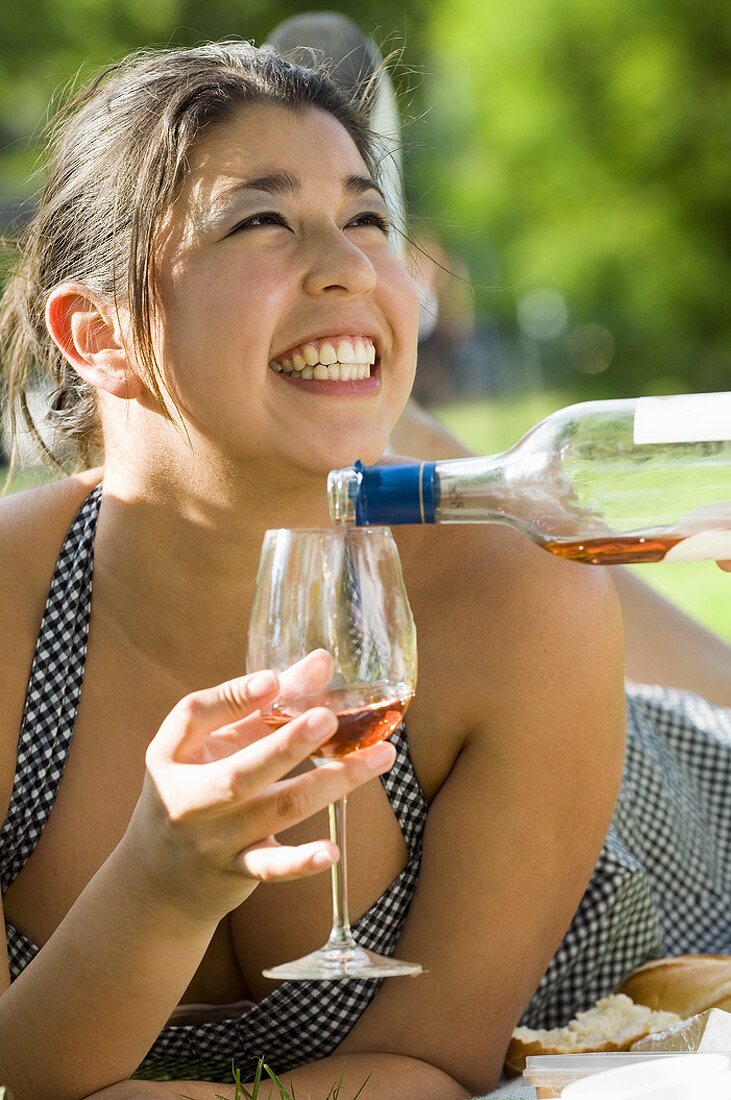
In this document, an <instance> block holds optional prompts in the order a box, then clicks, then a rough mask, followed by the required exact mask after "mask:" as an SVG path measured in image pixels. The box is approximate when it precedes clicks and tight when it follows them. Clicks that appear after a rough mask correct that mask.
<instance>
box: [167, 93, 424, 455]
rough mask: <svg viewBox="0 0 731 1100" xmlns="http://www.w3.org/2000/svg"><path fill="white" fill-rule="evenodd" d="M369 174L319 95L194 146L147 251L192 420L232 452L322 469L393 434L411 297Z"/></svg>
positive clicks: (409, 369)
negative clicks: (315, 104)
mask: <svg viewBox="0 0 731 1100" xmlns="http://www.w3.org/2000/svg"><path fill="white" fill-rule="evenodd" d="M371 183H372V181H370V177H369V174H368V171H367V169H366V166H365V164H364V162H363V160H362V158H361V156H360V154H359V153H358V150H357V148H356V146H355V144H354V143H353V141H352V139H351V137H350V136H349V135H348V133H347V131H346V130H345V129H344V128H343V127H342V126H341V125H340V123H339V122H337V121H336V120H335V119H334V118H332V117H331V116H330V115H329V114H327V113H325V112H323V111H321V110H318V109H315V108H308V109H306V110H305V111H303V112H301V113H295V112H293V111H290V110H288V109H285V108H281V107H274V106H256V107H250V108H246V109H244V110H242V111H241V112H240V113H239V114H238V115H237V116H236V117H235V118H234V119H233V120H231V121H229V122H227V123H225V124H222V125H220V126H218V127H216V128H215V129H214V130H213V131H212V132H211V133H210V134H209V135H208V136H207V137H205V138H204V140H202V141H201V142H200V143H199V144H198V145H197V146H196V147H195V149H194V150H193V151H192V153H191V156H190V173H189V176H188V178H187V181H186V184H185V187H184V189H183V191H182V193H181V195H180V198H179V200H178V201H177V202H176V204H175V206H174V209H173V211H172V213H171V215H170V218H169V221H168V225H167V226H166V229H165V232H164V237H163V240H162V242H161V247H160V251H159V253H158V256H157V259H156V264H157V269H156V270H157V276H156V285H157V292H158V296H159V302H160V323H159V326H158V334H157V342H158V346H157V348H156V350H157V353H158V356H159V361H160V362H161V364H162V366H163V370H164V373H165V377H166V382H167V385H168V386H169V388H170V390H171V393H172V394H173V396H174V399H175V402H176V404H177V406H178V408H179V410H180V412H181V413H182V415H183V417H184V418H185V420H186V422H187V424H188V425H189V427H190V428H191V429H193V431H194V433H195V434H197V435H200V436H203V437H204V438H206V439H208V440H210V441H212V442H214V444H215V445H216V447H217V448H220V449H221V451H222V452H223V454H224V455H226V456H227V457H230V458H231V460H232V461H234V462H238V461H239V460H246V459H250V458H251V457H252V456H259V457H263V458H271V459H274V460H275V461H278V460H282V461H284V462H285V463H286V464H287V466H291V465H293V466H295V467H299V468H305V469H308V470H318V471H322V470H326V469H329V468H330V467H332V466H338V465H343V464H346V463H349V462H351V461H353V460H354V459H355V458H362V459H364V460H365V461H374V460H375V459H376V458H377V457H378V455H380V453H381V451H382V450H383V448H384V446H385V444H386V441H387V439H388V435H389V433H390V431H391V428H392V427H393V425H394V424H395V422H396V420H397V419H398V416H399V414H400V412H401V410H402V408H403V406H404V404H405V402H406V400H407V397H408V394H409V392H410V390H411V385H412V381H413V374H414V369H415V365H416V333H417V326H418V303H417V298H416V293H415V289H414V285H413V282H412V280H411V278H410V276H409V275H408V274H407V272H406V270H405V269H404V267H403V265H402V264H401V263H400V261H399V260H398V259H397V258H396V257H395V256H394V254H393V253H392V252H391V250H390V249H389V246H388V237H387V234H386V232H385V231H384V226H383V222H384V219H386V217H387V211H386V207H385V204H384V202H383V199H382V198H381V196H380V194H379V193H378V191H377V189H376V188H375V187H374V186H371ZM333 360H336V361H335V362H333ZM374 360H375V361H374Z"/></svg>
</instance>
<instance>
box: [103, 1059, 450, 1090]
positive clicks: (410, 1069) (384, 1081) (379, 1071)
mask: <svg viewBox="0 0 731 1100" xmlns="http://www.w3.org/2000/svg"><path fill="white" fill-rule="evenodd" d="M341 1073H342V1075H343V1093H342V1095H343V1098H344V1100H350V1098H351V1097H353V1096H355V1094H356V1092H357V1091H358V1089H359V1088H360V1086H361V1085H362V1084H363V1083H364V1082H365V1081H366V1079H367V1080H368V1083H367V1085H366V1086H365V1088H364V1089H363V1092H362V1093H361V1096H362V1098H363V1100H467V1098H468V1097H469V1093H468V1092H466V1091H465V1089H464V1088H462V1086H461V1085H459V1084H457V1082H456V1081H453V1080H452V1079H451V1078H450V1077H448V1076H447V1074H446V1073H443V1072H442V1071H441V1070H439V1069H436V1068H435V1067H434V1066H430V1065H427V1064H426V1063H425V1062H420V1061H418V1060H417V1059H415V1058H403V1057H400V1056H399V1055H396V1054H351V1055H349V1056H348V1057H347V1058H344V1057H342V1056H341V1057H338V1056H337V1055H336V1056H334V1057H332V1058H323V1059H322V1061H320V1062H313V1063H311V1064H310V1065H307V1066H301V1067H300V1068H299V1069H297V1070H295V1071H294V1072H293V1073H287V1074H283V1075H282V1077H281V1080H282V1083H283V1084H284V1085H285V1086H286V1087H287V1088H288V1089H289V1090H290V1092H291V1091H292V1089H294V1095H296V1096H297V1097H298V1098H299V1097H301V1098H303V1100H308V1098H310V1097H311V1098H312V1100H325V1098H326V1097H327V1096H329V1095H330V1094H331V1092H332V1089H333V1086H334V1085H336V1084H337V1083H338V1081H339V1080H340V1075H341ZM264 1082H266V1083H264V1084H263V1086H262V1088H261V1091H260V1093H259V1097H260V1100H280V1094H279V1091H278V1089H277V1088H276V1087H275V1086H274V1084H272V1083H271V1082H270V1081H269V1079H268V1078H267V1077H265V1078H264ZM248 1088H249V1089H251V1082H249V1085H248ZM183 1096H185V1097H190V1100H217V1098H218V1097H223V1098H224V1100H236V1090H235V1087H234V1086H233V1085H221V1084H216V1083H215V1082H213V1081H167V1082H165V1083H153V1082H147V1081H123V1082H121V1083H120V1084H118V1085H112V1087H111V1088H108V1089H103V1090H102V1091H101V1092H98V1093H94V1095H93V1097H87V1100H180V1098H181V1097H183Z"/></svg>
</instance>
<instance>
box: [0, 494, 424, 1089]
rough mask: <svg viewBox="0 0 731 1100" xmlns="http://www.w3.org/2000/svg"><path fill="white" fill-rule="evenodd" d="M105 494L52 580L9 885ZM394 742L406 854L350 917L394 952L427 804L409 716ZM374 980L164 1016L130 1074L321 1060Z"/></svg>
mask: <svg viewBox="0 0 731 1100" xmlns="http://www.w3.org/2000/svg"><path fill="white" fill-rule="evenodd" d="M101 499H102V488H101V486H98V487H97V488H96V489H95V490H94V491H93V492H92V493H91V494H90V496H89V497H88V498H87V499H86V501H85V502H84V504H83V505H82V507H81V509H80V511H79V512H78V514H77V516H76V518H75V519H74V522H73V524H72V525H71V527H70V529H69V532H68V534H67V536H66V539H65V541H64V544H63V546H62V548H61V552H60V555H59V558H58V561H57V563H56V569H55V572H54V575H53V580H52V582H51V588H50V592H49V595H48V600H47V603H46V608H45V613H44V616H43V622H42V625H41V631H40V635H39V637H38V643H37V646H36V651H35V658H34V661H33V666H32V669H31V674H30V682H29V685H28V692H27V696H26V703H25V711H24V714H23V720H22V725H21V730H20V740H19V744H18V757H17V767H16V773H15V780H14V785H13V791H12V797H11V801H10V807H9V810H8V815H7V818H6V820H5V823H4V825H3V826H2V829H0V882H1V884H2V892H3V894H4V893H5V892H6V891H7V890H8V888H9V887H10V884H11V883H12V882H13V880H14V879H15V878H16V877H17V875H18V874H19V873H20V871H21V870H22V868H23V866H24V865H25V863H26V862H27V860H28V859H29V858H30V855H31V853H32V852H33V850H34V848H35V846H36V844H37V843H38V840H39V838H40V836H41V833H42V831H43V828H44V826H45V824H46V821H47V820H48V817H49V814H50V812H51V809H52V807H53V803H54V799H55V797H56V794H57V791H58V788H59V784H60V782H61V777H62V776H63V771H64V766H65V764H66V759H67V756H68V751H69V747H70V743H71V738H72V736H73V731H74V723H75V720H76V712H77V708H78V704H79V697H80V694H81V686H82V682H83V678H84V662H85V657H86V646H87V638H88V632H89V615H90V609H91V590H92V565H93V549H94V532H95V530H96V522H97V517H98V515H99V507H100V504H101ZM391 740H392V741H393V743H394V745H395V747H396V752H397V755H396V762H395V764H394V766H393V768H392V769H391V771H390V772H389V773H388V774H387V775H382V776H381V782H382V783H383V786H384V788H385V790H386V794H387V795H388V798H389V801H390V803H391V806H392V807H393V811H394V814H395V816H396V819H397V820H398V823H399V825H400V827H401V830H402V832H403V835H404V839H405V841H406V847H407V853H408V854H407V863H406V865H405V867H404V868H403V870H402V871H401V872H400V874H399V875H398V876H397V877H396V878H395V879H394V881H393V882H392V883H391V885H390V886H389V887H388V889H387V890H386V891H385V893H384V894H382V895H381V897H380V898H378V900H377V901H376V902H375V903H374V904H373V905H372V906H371V908H370V909H369V910H368V912H367V913H364V915H363V916H362V917H361V918H360V920H358V921H357V922H356V923H355V924H354V926H353V930H354V932H355V935H356V937H357V939H358V942H359V943H360V944H362V945H363V947H366V948H369V949H370V950H372V951H378V952H380V953H382V954H385V955H392V954H393V952H394V951H395V948H396V944H397V943H398V940H399V938H400V936H401V933H402V931H403V928H404V924H405V922H406V915H407V913H408V909H409V905H410V903H411V898H412V896H413V893H414V890H415V888H416V883H417V880H418V877H419V865H420V862H421V848H422V835H423V832H424V825H425V823H426V812H427V805H426V800H425V798H424V794H423V792H422V789H421V787H420V785H419V782H418V780H417V778H416V772H415V771H414V766H413V763H412V761H411V756H410V754H409V746H408V741H407V739H406V731H405V728H404V726H403V725H402V726H401V727H400V728H399V729H398V730H397V731H396V733H394V735H393V737H392V738H391ZM6 933H7V943H8V956H9V962H10V976H11V979H12V980H13V981H14V980H15V979H16V978H17V977H18V975H19V974H20V973H21V972H22V970H23V969H24V967H26V966H27V965H28V963H29V962H31V960H32V959H33V958H34V956H35V955H36V954H37V952H38V950H39V949H38V947H37V946H36V945H35V944H34V943H32V942H31V941H30V940H29V939H28V938H27V937H26V936H24V935H23V934H22V933H21V932H19V931H18V929H16V928H14V927H13V926H12V925H11V924H7V925H6ZM379 986H380V982H378V981H371V980H359V981H344V982H299V981H298V982H283V983H282V984H281V985H280V986H279V987H278V988H276V989H275V990H274V991H273V992H272V993H270V994H269V995H268V996H266V997H265V998H264V999H263V1000H261V1001H259V1002H258V1003H256V1004H252V1003H251V1002H242V1003H241V1004H239V1005H237V1006H231V1017H230V1018H224V1019H221V1018H218V1019H213V1020H207V1021H206V1022H205V1023H185V1024H183V1023H178V1024H176V1023H172V1024H171V1023H169V1024H168V1025H167V1026H166V1027H165V1028H164V1029H163V1031H162V1032H161V1033H160V1035H159V1036H158V1038H157V1040H156V1042H155V1043H154V1045H153V1047H152V1049H151V1050H150V1051H149V1053H148V1054H147V1056H146V1058H145V1059H144V1061H143V1063H142V1065H141V1066H140V1067H139V1069H138V1071H137V1073H136V1074H135V1076H136V1077H142V1078H150V1077H151V1078H160V1077H171V1078H176V1077H177V1078H191V1079H198V1080H212V1081H227V1080H230V1079H231V1068H232V1063H233V1064H235V1065H236V1066H237V1067H238V1068H239V1069H240V1070H241V1075H242V1080H247V1079H248V1078H250V1077H251V1075H252V1074H253V1071H254V1069H255V1068H256V1064H257V1061H258V1059H259V1057H263V1058H265V1059H266V1061H267V1062H268V1064H269V1065H271V1066H272V1067H273V1068H274V1069H276V1070H277V1072H285V1071H286V1070H287V1069H289V1068H293V1067H295V1066H297V1065H301V1064H302V1063H303V1062H311V1061H314V1060H316V1059H319V1058H324V1057H325V1056H326V1055H328V1054H331V1053H332V1051H333V1050H334V1049H335V1047H336V1046H337V1045H338V1044H339V1043H340V1042H341V1041H342V1040H343V1039H344V1038H345V1036H346V1035H347V1034H348V1032H349V1031H350V1029H351V1028H352V1027H353V1025H354V1024H355V1022H356V1021H357V1020H358V1018H359V1016H361V1014H362V1013H363V1012H364V1011H365V1009H366V1008H367V1007H368V1005H369V1004H370V1002H371V1001H372V1000H373V998H374V996H375V995H376V993H377V991H378V989H379ZM222 1012H223V1014H225V1007H224V1008H223V1009H222ZM218 1015H219V1017H220V1015H221V1013H219V1014H218ZM173 1019H174V1017H173Z"/></svg>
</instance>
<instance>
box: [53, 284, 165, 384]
mask: <svg viewBox="0 0 731 1100" xmlns="http://www.w3.org/2000/svg"><path fill="white" fill-rule="evenodd" d="M46 328H47V329H48V332H49V334H50V336H51V339H52V340H53V342H54V343H55V344H56V346H57V347H58V348H59V350H60V351H61V353H62V355H63V356H64V357H65V358H66V359H67V360H68V362H69V363H70V364H71V366H72V367H73V368H74V370H75V371H76V372H77V374H79V375H81V377H82V378H83V379H84V381H86V382H88V383H89V385H90V386H93V387H94V388H95V389H98V390H106V392H107V393H111V394H113V395H114V396H115V397H120V398H122V399H123V400H130V399H132V398H134V397H139V396H140V394H141V393H142V392H143V389H144V386H143V384H142V381H141V379H140V378H139V376H138V375H137V374H136V372H135V371H134V370H133V368H132V366H131V365H130V362H129V359H128V358H127V352H126V350H125V348H124V344H123V341H122V336H121V331H120V327H119V324H118V322H116V321H115V320H114V318H113V315H112V311H111V310H110V309H109V308H108V307H107V306H106V304H105V303H104V302H102V301H101V299H99V298H98V297H97V296H96V295H95V294H94V293H93V292H92V291H90V290H89V289H88V287H85V286H82V285H80V284H78V283H63V284H61V285H60V286H57V287H54V289H53V290H52V291H51V293H50V295H49V297H48V302H47V303H46Z"/></svg>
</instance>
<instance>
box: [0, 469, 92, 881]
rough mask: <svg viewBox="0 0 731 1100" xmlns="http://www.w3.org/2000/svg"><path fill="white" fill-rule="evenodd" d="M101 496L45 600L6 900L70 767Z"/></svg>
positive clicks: (8, 849) (6, 840)
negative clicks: (70, 749)
mask: <svg viewBox="0 0 731 1100" xmlns="http://www.w3.org/2000/svg"><path fill="white" fill-rule="evenodd" d="M101 495H102V487H101V485H98V486H97V487H96V489H94V490H93V492H92V493H91V494H90V495H89V496H88V497H87V498H86V500H85V501H84V503H83V505H82V506H81V508H80V510H79V512H78V513H77V515H76V518H75V519H74V521H73V523H72V524H71V527H70V528H69V532H68V534H67V536H66V538H65V540H64V543H63V546H62V547H61V552H60V554H59V556H58V560H57V562H56V569H55V571H54V574H53V580H52V582H51V588H50V591H49V593H48V599H47V601H46V608H45V612H44V614H43V621H42V623H41V629H40V633H39V635H38V642H37V644H36V651H35V656H34V658H33V665H32V668H31V673H30V680H29V682H28V692H27V695H26V699H25V709H24V711H23V720H22V722H21V727H20V738H19V741H18V754H17V764H16V769H15V780H14V783H13V791H12V796H11V799H10V806H9V808H8V814H7V817H6V819H5V823H4V824H3V826H2V829H0V883H1V884H2V892H3V894H4V893H5V892H6V891H7V890H8V888H9V886H10V884H11V883H12V882H13V880H14V879H15V878H16V877H17V876H18V875H19V874H20V872H21V870H22V869H23V867H24V866H25V864H26V862H27V861H28V859H29V858H30V855H31V853H32V851H33V849H34V848H35V846H36V844H37V843H38V840H39V838H40V835H41V833H42V832H43V829H44V827H45V824H46V821H47V820H48V816H49V814H50V812H51V809H52V807H53V803H54V801H55V798H56V792H57V791H58V787H59V784H60V782H61V777H62V776H63V771H64V767H65V765H66V758H67V756H68V749H69V745H70V743H71V738H72V736H73V732H74V724H75V722H76V712H77V710H78V706H79V697H80V695H81V685H82V683H83V681H84V662H85V660H86V643H87V638H88V635H89V612H90V608H91V582H92V566H93V557H94V555H93V547H94V533H95V531H96V522H97V518H98V516H99V505H100V502H101Z"/></svg>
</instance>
